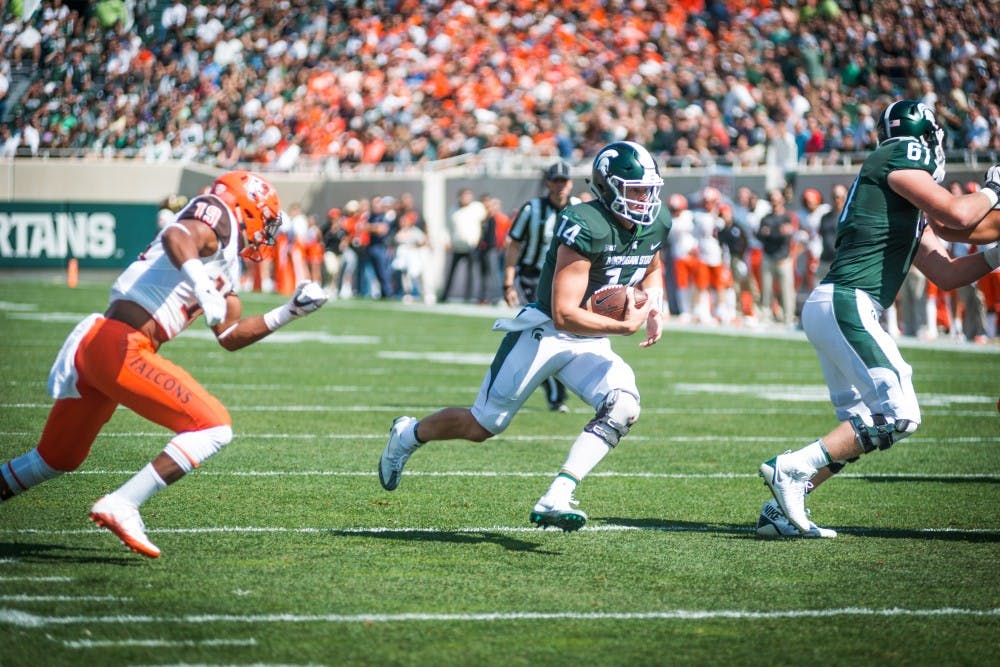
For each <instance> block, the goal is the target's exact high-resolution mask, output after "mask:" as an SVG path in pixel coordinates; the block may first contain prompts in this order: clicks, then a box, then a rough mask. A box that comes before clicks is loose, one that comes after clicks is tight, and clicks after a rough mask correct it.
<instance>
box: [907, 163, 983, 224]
mask: <svg viewBox="0 0 1000 667" xmlns="http://www.w3.org/2000/svg"><path fill="white" fill-rule="evenodd" d="M889 186H890V187H891V188H892V189H893V190H895V191H896V193H897V194H899V195H900V196H902V197H905V198H906V199H907V200H908V201H909V202H910V203H911V204H913V205H914V206H916V207H917V208H919V209H920V210H921V211H923V212H924V213H926V214H927V217H928V218H929V219H931V220H934V221H935V224H936V225H938V226H940V227H947V228H951V229H957V230H963V231H967V230H969V229H971V228H973V227H975V226H976V225H977V223H978V222H979V221H980V220H982V219H983V216H985V215H986V214H987V213H989V212H990V209H991V208H993V206H994V205H996V203H997V197H996V195H995V194H994V193H993V191H992V190H990V191H987V190H980V191H979V192H972V193H969V194H965V195H959V196H957V197H956V196H955V195H953V194H951V193H950V192H948V190H946V189H945V188H943V187H941V186H940V185H938V184H937V182H935V181H934V179H933V178H932V177H931V175H930V174H928V173H927V172H926V171H921V170H919V169H900V170H897V171H894V172H892V173H891V174H889ZM987 192H989V193H990V194H986V193H987Z"/></svg>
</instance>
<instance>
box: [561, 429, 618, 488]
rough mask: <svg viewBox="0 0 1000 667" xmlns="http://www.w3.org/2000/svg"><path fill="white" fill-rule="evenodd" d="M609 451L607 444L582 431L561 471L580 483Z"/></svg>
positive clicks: (588, 432)
mask: <svg viewBox="0 0 1000 667" xmlns="http://www.w3.org/2000/svg"><path fill="white" fill-rule="evenodd" d="M610 451H611V447H610V446H609V445H608V443H606V442H604V440H602V439H601V438H599V437H598V436H596V435H594V434H593V433H591V432H590V431H584V432H583V433H581V434H580V435H579V437H577V439H576V442H574V443H573V446H572V447H570V450H569V455H568V456H567V457H566V463H564V464H563V467H562V469H563V470H565V471H566V472H568V473H569V474H570V475H572V476H573V477H575V478H576V479H577V480H581V481H582V480H583V478H584V477H586V476H587V475H588V474H589V473H590V471H591V470H593V469H594V466H596V465H597V464H598V463H600V462H601V459H603V458H604V457H605V456H607V454H608V452H610Z"/></svg>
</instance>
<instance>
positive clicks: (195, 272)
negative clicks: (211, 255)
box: [181, 257, 212, 287]
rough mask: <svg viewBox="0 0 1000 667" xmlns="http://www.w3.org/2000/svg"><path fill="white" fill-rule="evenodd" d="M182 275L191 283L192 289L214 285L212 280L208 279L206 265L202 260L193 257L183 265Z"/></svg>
mask: <svg viewBox="0 0 1000 667" xmlns="http://www.w3.org/2000/svg"><path fill="white" fill-rule="evenodd" d="M181 273H182V274H183V275H184V278H186V279H187V281H188V282H189V283H191V286H192V287H198V285H205V284H208V285H209V286H211V285H212V279H211V278H209V277H208V271H206V270H205V265H204V264H202V263H201V260H200V259H196V258H194V257H192V258H191V259H189V260H187V261H186V262H184V263H183V264H181Z"/></svg>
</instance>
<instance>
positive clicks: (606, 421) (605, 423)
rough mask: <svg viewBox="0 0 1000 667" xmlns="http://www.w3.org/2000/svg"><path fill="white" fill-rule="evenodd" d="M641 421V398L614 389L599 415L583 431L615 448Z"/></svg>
mask: <svg viewBox="0 0 1000 667" xmlns="http://www.w3.org/2000/svg"><path fill="white" fill-rule="evenodd" d="M637 419H639V397H638V396H635V395H634V394H631V393H629V392H627V391H624V390H622V389H612V390H611V391H609V392H608V395H607V396H605V397H604V400H603V401H602V402H601V405H600V407H599V408H597V415H596V416H595V417H594V418H593V419H591V420H590V423H589V424H587V426H586V427H585V428H584V429H583V430H584V431H589V432H590V433H593V434H594V435H596V436H597V437H599V438H601V439H602V440H603V441H604V442H606V443H608V446H610V447H614V446H615V445H617V444H618V441H619V440H621V439H622V438H624V437H625V436H626V435H627V434H628V432H629V430H630V429H631V428H632V424H634V423H635V422H636V420H637Z"/></svg>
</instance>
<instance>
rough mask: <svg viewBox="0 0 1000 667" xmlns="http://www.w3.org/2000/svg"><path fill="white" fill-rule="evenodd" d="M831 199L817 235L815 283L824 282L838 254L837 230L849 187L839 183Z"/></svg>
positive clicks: (835, 186)
mask: <svg viewBox="0 0 1000 667" xmlns="http://www.w3.org/2000/svg"><path fill="white" fill-rule="evenodd" d="M830 199H831V200H832V201H833V204H831V206H830V208H829V210H828V211H827V212H826V213H824V214H823V216H822V217H821V218H820V220H819V228H818V229H817V230H816V234H817V236H818V237H819V246H820V251H819V264H817V265H816V279H815V283H816V284H817V285H818V284H819V283H821V282H823V278H825V277H826V274H827V272H829V271H830V264H831V263H832V262H833V256H834V255H836V254H837V228H838V225H839V223H840V214H841V213H843V211H844V205H845V204H846V203H847V186H846V185H844V184H843V183H837V184H836V185H834V186H833V188H832V189H831V190H830Z"/></svg>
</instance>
